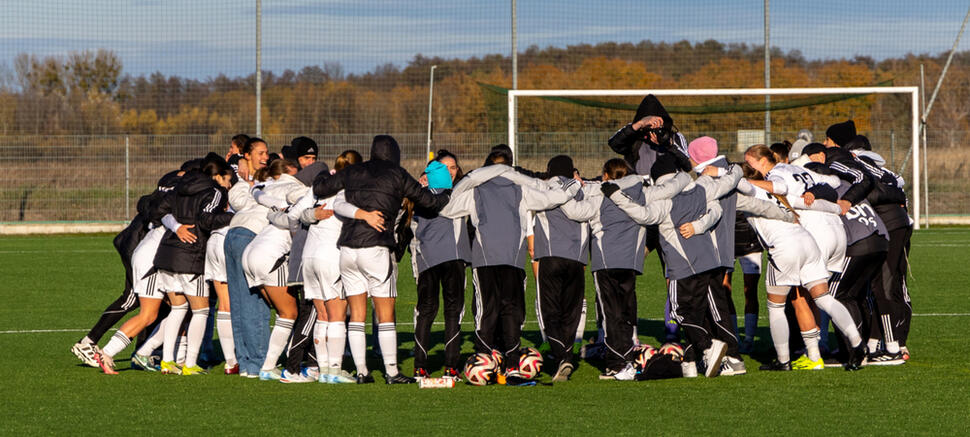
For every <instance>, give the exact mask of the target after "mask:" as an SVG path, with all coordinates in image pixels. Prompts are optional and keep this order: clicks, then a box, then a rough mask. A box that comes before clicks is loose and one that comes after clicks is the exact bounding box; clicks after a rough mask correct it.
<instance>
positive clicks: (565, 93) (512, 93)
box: [508, 86, 922, 229]
mask: <svg viewBox="0 0 970 437" xmlns="http://www.w3.org/2000/svg"><path fill="white" fill-rule="evenodd" d="M647 94H653V95H655V96H766V95H772V96H774V95H794V94H803V95H804V94H909V96H910V116H911V121H910V123H911V125H912V126H911V135H912V138H911V141H912V145H911V149H910V150H912V162H913V177H912V180H911V183H912V184H913V204H914V205H915V206H916V207H915V208H914V209H913V221H914V222H915V223H914V228H915V229H919V228H920V209H921V208H920V206H921V203H920V202H921V201H922V199H921V196H920V194H921V191H920V190H921V181H920V146H919V129H920V128H919V115H920V114H919V88H918V87H915V86H891V87H831V88H709V89H655V90H649V89H644V90H632V89H623V90H616V89H614V90H509V91H508V104H509V118H508V122H509V127H508V132H509V138H508V145H509V148H511V149H512V155H513V156H515V155H516V125H517V123H516V120H517V118H516V117H517V115H516V99H517V98H519V97H583V96H586V97H589V96H603V97H623V96H646V95H647Z"/></svg>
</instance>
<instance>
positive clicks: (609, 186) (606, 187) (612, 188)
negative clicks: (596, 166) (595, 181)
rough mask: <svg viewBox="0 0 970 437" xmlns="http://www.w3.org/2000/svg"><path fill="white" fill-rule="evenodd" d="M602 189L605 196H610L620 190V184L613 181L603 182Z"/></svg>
mask: <svg viewBox="0 0 970 437" xmlns="http://www.w3.org/2000/svg"><path fill="white" fill-rule="evenodd" d="M600 191H602V192H603V195H604V196H606V197H610V196H612V195H613V193H615V192H617V191H620V186H619V185H617V184H614V183H612V182H603V184H602V185H600Z"/></svg>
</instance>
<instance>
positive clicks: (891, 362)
mask: <svg viewBox="0 0 970 437" xmlns="http://www.w3.org/2000/svg"><path fill="white" fill-rule="evenodd" d="M868 364H869V365H870V366H898V365H900V364H906V360H905V359H903V352H902V351H899V352H896V353H894V354H891V353H889V352H885V351H883V352H880V353H878V354H875V355H870V356H869V362H868Z"/></svg>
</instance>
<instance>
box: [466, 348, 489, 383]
mask: <svg viewBox="0 0 970 437" xmlns="http://www.w3.org/2000/svg"><path fill="white" fill-rule="evenodd" d="M496 368H497V366H496V363H495V359H494V358H492V355H491V354H485V353H477V354H474V355H472V356H470V357H468V361H466V362H465V381H468V383H469V384H471V385H488V383H490V382H492V381H494V380H495V370H496Z"/></svg>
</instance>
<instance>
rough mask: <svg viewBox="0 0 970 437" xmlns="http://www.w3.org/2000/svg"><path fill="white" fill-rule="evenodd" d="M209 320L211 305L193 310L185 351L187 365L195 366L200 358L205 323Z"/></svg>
mask: <svg viewBox="0 0 970 437" xmlns="http://www.w3.org/2000/svg"><path fill="white" fill-rule="evenodd" d="M208 321H209V307H204V308H199V309H197V310H192V320H191V321H190V322H189V329H188V331H189V335H188V336H187V340H188V341H187V343H188V349H187V350H186V352H185V366H186V367H195V366H196V365H197V364H198V363H197V361H198V360H199V348H201V347H202V337H204V336H205V325H206V322H208Z"/></svg>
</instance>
